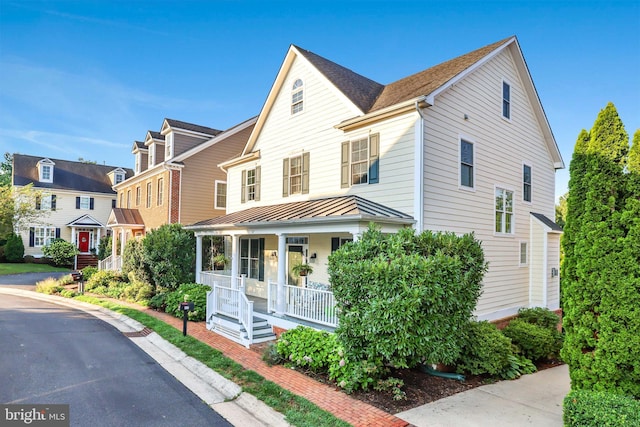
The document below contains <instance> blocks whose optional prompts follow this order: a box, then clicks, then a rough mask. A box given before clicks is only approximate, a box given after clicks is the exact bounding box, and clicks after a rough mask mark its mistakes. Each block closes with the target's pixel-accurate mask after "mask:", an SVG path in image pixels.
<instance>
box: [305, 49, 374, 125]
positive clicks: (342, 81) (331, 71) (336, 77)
mask: <svg viewBox="0 0 640 427" xmlns="http://www.w3.org/2000/svg"><path fill="white" fill-rule="evenodd" d="M294 47H295V48H296V49H298V51H300V53H301V54H302V55H303V56H304V57H305V58H307V60H308V61H309V62H311V63H312V64H313V66H314V67H316V68H317V69H318V71H320V72H321V73H322V74H324V76H325V77H326V78H327V79H328V80H329V81H330V82H332V83H333V84H334V85H335V86H336V87H337V88H338V89H340V91H341V92H342V93H344V94H345V96H347V98H349V99H350V100H351V102H353V103H354V104H355V105H356V106H358V108H360V110H362V111H364V112H367V111H369V109H370V108H371V106H372V105H373V103H374V102H375V100H376V98H377V97H378V95H380V93H381V92H382V90H383V89H384V85H381V84H380V83H378V82H375V81H373V80H371V79H369V78H367V77H364V76H361V75H360V74H358V73H355V72H353V71H351V70H350V69H348V68H345V67H343V66H342V65H339V64H336V63H335V62H331V61H329V60H328V59H325V58H323V57H321V56H319V55H316V54H315V53H313V52H310V51H308V50H305V49H302V48H300V47H298V46H295V45H294Z"/></svg>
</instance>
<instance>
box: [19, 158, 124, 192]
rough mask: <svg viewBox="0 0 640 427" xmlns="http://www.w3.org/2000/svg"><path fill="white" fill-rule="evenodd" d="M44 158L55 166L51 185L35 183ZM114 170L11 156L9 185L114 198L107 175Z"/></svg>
mask: <svg viewBox="0 0 640 427" xmlns="http://www.w3.org/2000/svg"><path fill="white" fill-rule="evenodd" d="M45 158H48V159H49V160H51V161H52V162H54V163H55V166H54V167H53V182H51V183H47V182H40V181H39V176H38V162H39V161H40V160H43V159H45ZM118 168H119V166H104V165H97V164H92V163H82V162H72V161H69V160H60V159H53V158H51V157H42V156H28V155H24V154H14V155H13V185H17V186H23V185H27V184H30V183H33V185H34V187H37V188H50V189H60V190H72V191H86V192H92V193H107V194H115V191H113V190H112V188H111V187H112V185H113V184H112V183H111V179H110V178H109V176H108V175H107V174H108V173H109V172H111V171H113V170H114V169H118ZM121 169H122V170H124V171H125V179H128V178H130V177H132V176H133V170H132V169H129V168H121Z"/></svg>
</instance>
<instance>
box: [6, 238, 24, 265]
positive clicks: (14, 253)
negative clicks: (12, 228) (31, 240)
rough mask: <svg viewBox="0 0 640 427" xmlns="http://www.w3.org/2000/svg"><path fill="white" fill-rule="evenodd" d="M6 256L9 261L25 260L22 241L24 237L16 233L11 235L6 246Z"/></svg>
mask: <svg viewBox="0 0 640 427" xmlns="http://www.w3.org/2000/svg"><path fill="white" fill-rule="evenodd" d="M4 257H5V258H6V259H7V261H8V262H22V261H24V243H22V237H20V236H18V235H17V234H16V233H11V234H10V235H9V238H8V239H7V244H6V245H5V246H4Z"/></svg>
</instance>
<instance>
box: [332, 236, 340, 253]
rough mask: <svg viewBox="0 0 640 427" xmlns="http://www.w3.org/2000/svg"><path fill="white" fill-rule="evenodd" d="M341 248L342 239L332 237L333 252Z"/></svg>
mask: <svg viewBox="0 0 640 427" xmlns="http://www.w3.org/2000/svg"><path fill="white" fill-rule="evenodd" d="M339 248H340V238H339V237H332V238H331V252H335V251H337V250H338V249H339Z"/></svg>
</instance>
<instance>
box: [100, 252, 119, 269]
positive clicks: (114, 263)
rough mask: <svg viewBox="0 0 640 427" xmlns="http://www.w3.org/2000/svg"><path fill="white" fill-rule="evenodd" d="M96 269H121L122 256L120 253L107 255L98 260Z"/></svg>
mask: <svg viewBox="0 0 640 427" xmlns="http://www.w3.org/2000/svg"><path fill="white" fill-rule="evenodd" d="M98 270H113V271H120V270H122V257H121V256H120V255H109V256H108V257H106V258H105V259H103V260H100V261H98Z"/></svg>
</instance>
